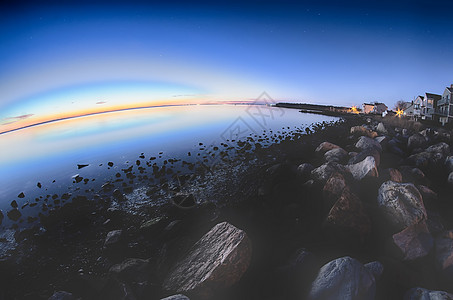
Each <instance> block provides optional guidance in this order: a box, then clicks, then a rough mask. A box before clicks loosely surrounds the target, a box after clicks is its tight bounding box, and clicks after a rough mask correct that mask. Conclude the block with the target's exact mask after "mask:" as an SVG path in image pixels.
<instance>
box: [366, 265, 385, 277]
mask: <svg viewBox="0 0 453 300" xmlns="http://www.w3.org/2000/svg"><path fill="white" fill-rule="evenodd" d="M364 267H365V268H367V270H368V271H370V273H371V274H373V276H374V279H375V280H376V281H377V280H379V278H381V275H382V273H383V272H384V266H383V265H382V264H381V263H380V262H378V261H372V262H369V263H367V264H365V265H364Z"/></svg>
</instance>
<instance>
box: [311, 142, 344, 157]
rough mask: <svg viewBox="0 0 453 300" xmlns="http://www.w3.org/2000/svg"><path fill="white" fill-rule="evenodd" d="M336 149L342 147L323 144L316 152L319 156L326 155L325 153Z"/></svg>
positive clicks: (327, 143)
mask: <svg viewBox="0 0 453 300" xmlns="http://www.w3.org/2000/svg"><path fill="white" fill-rule="evenodd" d="M335 148H340V146H337V145H335V144H332V143H329V142H322V143H321V144H319V146H318V147H317V148H316V150H315V152H316V153H318V154H322V155H324V153H326V152H327V151H329V150H332V149H335Z"/></svg>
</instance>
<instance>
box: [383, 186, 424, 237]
mask: <svg viewBox="0 0 453 300" xmlns="http://www.w3.org/2000/svg"><path fill="white" fill-rule="evenodd" d="M377 201H378V208H379V210H380V211H381V213H382V215H383V217H384V218H385V219H386V221H387V222H388V224H390V225H391V227H392V229H393V230H394V231H396V232H398V231H402V230H403V229H405V228H407V227H409V226H411V225H414V224H417V223H419V222H424V221H426V219H427V214H426V210H425V206H424V205H423V200H422V196H421V194H420V192H419V191H418V189H417V188H416V187H415V186H414V185H413V184H412V183H397V182H393V181H386V182H384V183H383V184H382V185H381V187H380V188H379V191H378V198H377Z"/></svg>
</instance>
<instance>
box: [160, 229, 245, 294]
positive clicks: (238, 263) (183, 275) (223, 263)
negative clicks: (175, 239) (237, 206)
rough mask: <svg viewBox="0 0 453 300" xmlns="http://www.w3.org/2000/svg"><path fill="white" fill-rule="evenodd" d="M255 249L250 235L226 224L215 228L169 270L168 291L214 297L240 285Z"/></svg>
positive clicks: (166, 285)
mask: <svg viewBox="0 0 453 300" xmlns="http://www.w3.org/2000/svg"><path fill="white" fill-rule="evenodd" d="M251 255H252V246H251V242H250V240H249V238H248V236H247V234H246V233H245V232H244V231H242V230H240V229H238V228H236V227H234V226H233V225H231V224H229V223H227V222H223V223H219V224H217V225H215V226H214V227H213V228H212V229H211V230H210V231H209V232H208V233H206V234H205V235H204V236H203V237H202V238H201V239H200V240H199V241H198V242H197V243H196V244H195V245H194V246H193V247H192V249H191V250H190V251H189V253H188V254H187V256H186V257H185V258H183V259H182V260H181V261H179V262H178V263H177V264H176V265H175V267H174V268H173V269H172V270H171V271H170V273H169V275H168V276H167V278H166V279H165V281H164V283H163V287H164V289H165V290H168V291H174V292H178V293H185V294H194V295H197V296H198V297H203V298H206V297H212V295H213V294H214V292H215V291H218V290H219V289H222V288H226V287H229V286H231V285H232V284H234V283H235V282H237V281H238V280H239V279H240V278H241V276H242V274H244V272H245V271H246V270H247V268H248V266H249V263H250V258H251Z"/></svg>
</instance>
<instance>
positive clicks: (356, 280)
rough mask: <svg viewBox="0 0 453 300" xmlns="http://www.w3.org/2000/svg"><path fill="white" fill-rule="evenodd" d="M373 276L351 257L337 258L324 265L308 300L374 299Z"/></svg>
mask: <svg viewBox="0 0 453 300" xmlns="http://www.w3.org/2000/svg"><path fill="white" fill-rule="evenodd" d="M375 292H376V283H375V279H374V276H373V275H372V274H371V273H370V271H368V270H367V268H365V267H364V266H363V265H362V264H361V263H360V262H359V261H357V260H356V259H353V258H351V257H348V256H346V257H341V258H337V259H335V260H333V261H331V262H329V263H327V264H326V265H324V266H323V267H322V268H321V269H320V270H319V273H318V276H317V277H316V279H315V281H314V282H313V283H312V286H311V290H310V293H309V295H308V299H311V300H315V299H322V300H334V299H364V300H366V299H374V296H375Z"/></svg>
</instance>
